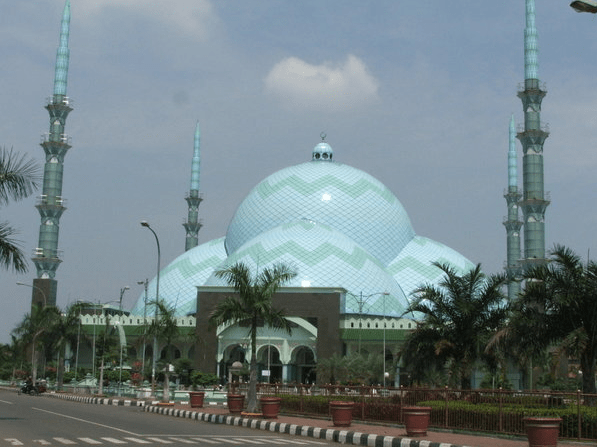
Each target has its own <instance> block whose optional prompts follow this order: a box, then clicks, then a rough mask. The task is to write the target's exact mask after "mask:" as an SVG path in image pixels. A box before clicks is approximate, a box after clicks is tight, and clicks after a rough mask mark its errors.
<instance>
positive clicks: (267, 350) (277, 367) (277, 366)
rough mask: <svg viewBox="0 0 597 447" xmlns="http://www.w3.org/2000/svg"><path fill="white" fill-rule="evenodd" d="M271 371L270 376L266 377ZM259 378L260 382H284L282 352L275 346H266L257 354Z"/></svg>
mask: <svg viewBox="0 0 597 447" xmlns="http://www.w3.org/2000/svg"><path fill="white" fill-rule="evenodd" d="M264 371H269V376H267V375H264V374H263V372H264ZM257 377H258V380H259V381H262V382H268V383H281V382H282V361H281V360H280V351H278V348H276V347H275V346H273V345H265V346H262V347H261V348H259V352H257Z"/></svg>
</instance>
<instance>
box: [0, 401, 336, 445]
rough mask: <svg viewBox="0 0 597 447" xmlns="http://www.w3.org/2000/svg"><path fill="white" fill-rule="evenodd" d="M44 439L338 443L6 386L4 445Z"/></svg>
mask: <svg viewBox="0 0 597 447" xmlns="http://www.w3.org/2000/svg"><path fill="white" fill-rule="evenodd" d="M39 445H45V446H65V445H73V446H75V445H87V446H90V445H154V446H156V445H162V446H165V445H170V446H171V447H180V446H183V445H184V446H190V445H203V446H206V445H209V446H212V447H218V446H220V447H239V446H240V447H242V446H251V447H257V446H259V445H261V446H270V447H271V446H275V445H278V446H282V445H284V446H299V445H303V446H319V445H335V443H334V442H328V441H325V440H317V439H312V438H306V437H299V436H291V435H285V434H279V433H269V432H266V431H260V430H254V429H249V428H244V427H236V426H230V425H223V424H212V423H207V422H200V421H192V420H190V419H184V418H175V417H169V416H163V415H159V414H155V413H146V412H143V410H142V408H140V407H123V406H119V407H116V406H108V405H91V404H84V403H78V402H73V401H65V400H62V399H51V398H47V397H43V396H28V395H17V393H16V391H5V390H0V447H5V446H39Z"/></svg>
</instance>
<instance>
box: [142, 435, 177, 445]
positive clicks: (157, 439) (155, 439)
mask: <svg viewBox="0 0 597 447" xmlns="http://www.w3.org/2000/svg"><path fill="white" fill-rule="evenodd" d="M147 439H149V440H151V441H155V442H157V443H158V444H172V441H168V440H167V439H162V438H154V437H150V438H147Z"/></svg>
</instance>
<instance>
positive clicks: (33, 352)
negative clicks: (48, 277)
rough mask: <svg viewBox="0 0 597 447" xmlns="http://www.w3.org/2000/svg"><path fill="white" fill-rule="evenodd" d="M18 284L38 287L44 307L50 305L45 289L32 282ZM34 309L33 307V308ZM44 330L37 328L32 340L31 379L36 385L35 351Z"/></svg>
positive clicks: (19, 284)
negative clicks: (39, 336) (38, 338)
mask: <svg viewBox="0 0 597 447" xmlns="http://www.w3.org/2000/svg"><path fill="white" fill-rule="evenodd" d="M17 286H25V287H31V288H32V289H37V290H39V291H40V292H41V295H42V296H43V297H44V307H47V305H48V300H47V299H46V294H45V293H44V291H43V290H42V289H40V288H39V287H37V286H34V285H32V284H25V283H24V282H17ZM32 310H33V309H32ZM42 332H43V330H37V331H35V334H33V339H32V341H31V380H32V381H33V385H35V382H36V380H37V377H36V376H37V364H36V363H37V362H36V360H37V359H36V357H37V356H36V352H35V343H36V341H37V337H38V335H40V334H41V333H42Z"/></svg>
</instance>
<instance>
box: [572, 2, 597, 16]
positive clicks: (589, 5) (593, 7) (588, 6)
mask: <svg viewBox="0 0 597 447" xmlns="http://www.w3.org/2000/svg"><path fill="white" fill-rule="evenodd" d="M570 7H571V8H572V9H574V10H575V11H576V12H590V13H592V14H595V13H597V1H595V0H575V1H573V2H572V3H570Z"/></svg>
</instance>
